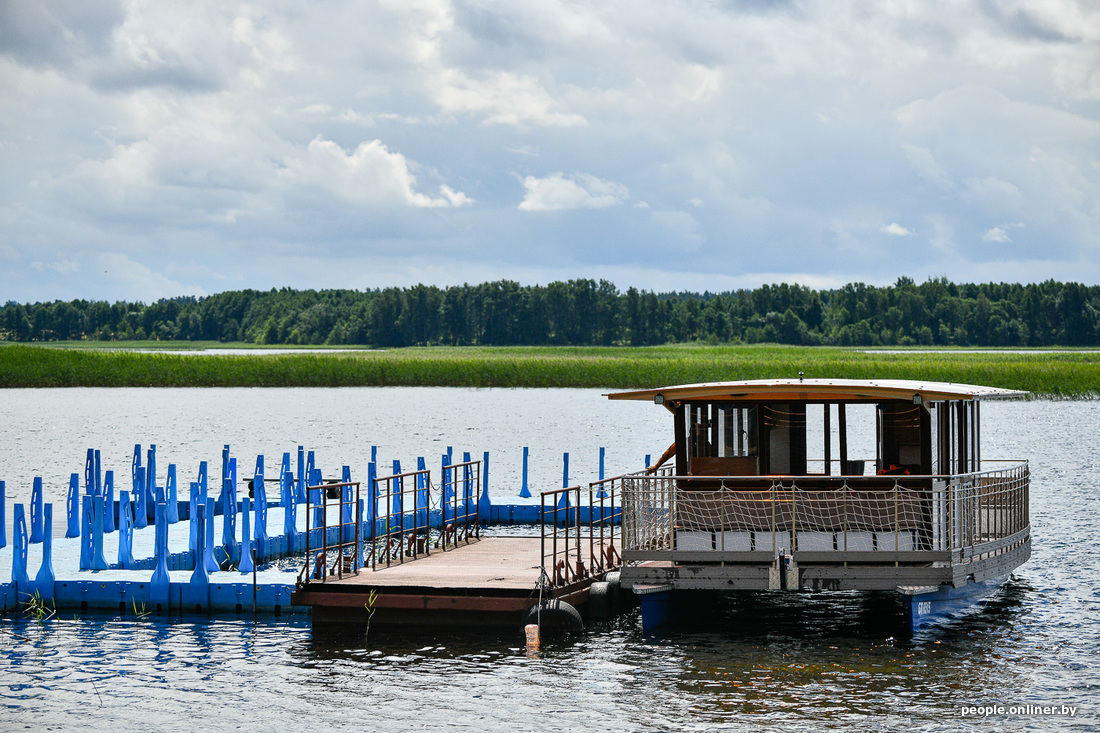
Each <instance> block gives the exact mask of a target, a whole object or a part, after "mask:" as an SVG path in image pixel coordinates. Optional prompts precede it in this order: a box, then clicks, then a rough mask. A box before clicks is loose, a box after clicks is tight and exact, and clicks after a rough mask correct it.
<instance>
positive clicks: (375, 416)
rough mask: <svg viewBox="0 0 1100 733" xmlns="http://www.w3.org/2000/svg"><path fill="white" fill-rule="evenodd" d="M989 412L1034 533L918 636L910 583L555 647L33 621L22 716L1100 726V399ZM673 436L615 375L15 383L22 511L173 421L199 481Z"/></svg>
mask: <svg viewBox="0 0 1100 733" xmlns="http://www.w3.org/2000/svg"><path fill="white" fill-rule="evenodd" d="M982 418H983V426H982V434H983V440H984V445H983V455H984V456H985V457H986V458H990V459H994V458H1025V459H1028V460H1029V461H1030V462H1031V471H1032V491H1031V521H1032V528H1033V555H1032V558H1031V560H1030V561H1029V562H1028V563H1027V564H1026V565H1024V566H1023V567H1021V568H1019V569H1018V570H1017V571H1016V573H1015V574H1014V576H1013V578H1012V580H1011V581H1010V582H1009V583H1008V585H1007V586H1006V587H1005V588H1004V590H1003V591H1002V592H1001V593H1000V594H999V595H997V596H995V597H994V598H993V599H992V600H991V601H990V602H989V603H987V604H986V605H985V606H983V607H982V608H980V609H978V610H976V611H975V612H973V613H971V614H969V615H967V616H965V617H962V618H960V619H957V620H955V621H952V622H950V623H947V624H944V625H942V626H939V627H936V628H934V629H931V630H928V631H925V632H922V633H921V634H919V635H918V636H917V637H915V638H913V639H904V638H901V637H900V635H899V634H898V633H897V624H896V623H895V616H893V615H892V614H894V609H892V608H891V607H890V602H889V600H888V599H883V598H881V597H877V596H865V595H859V594H833V595H818V594H809V593H800V594H789V595H785V594H767V593H761V594H756V595H748V596H739V597H733V598H727V599H722V600H720V601H719V602H718V604H717V605H716V606H715V607H714V608H713V609H712V610H713V612H714V620H713V621H712V622H711V623H708V624H706V625H704V626H700V627H698V628H691V629H685V630H680V631H678V632H676V633H672V634H669V635H666V636H659V637H648V636H643V635H642V634H641V633H640V631H639V628H640V624H639V619H638V616H637V611H634V612H633V613H632V614H627V615H625V616H622V617H620V618H618V619H616V620H614V621H612V622H608V623H606V624H603V625H596V626H593V627H591V628H589V629H588V630H586V632H585V633H584V634H583V635H582V636H580V637H578V638H573V639H567V640H562V641H558V642H554V643H550V644H547V645H544V647H543V649H542V650H541V651H540V652H539V653H538V654H537V655H534V656H529V655H528V654H527V653H526V651H525V650H524V649H523V643H522V634H521V631H520V630H519V629H516V630H515V631H514V633H513V632H511V631H504V632H500V633H491V634H485V633H468V632H467V633H456V632H449V631H429V632H423V633H417V634H410V633H397V632H392V631H388V630H377V629H376V630H374V631H372V632H370V635H369V636H366V635H365V634H364V632H363V631H362V630H361V629H357V630H350V631H332V630H318V631H316V632H315V631H313V630H312V629H311V627H310V624H309V622H308V618H307V617H305V616H304V615H302V614H295V615H292V616H291V617H290V618H289V619H286V618H284V619H280V620H278V622H275V621H259V622H253V621H251V620H245V621H240V620H211V619H207V618H183V619H174V620H172V621H164V620H162V619H158V618H156V617H152V616H147V617H138V616H136V615H133V614H125V615H122V616H88V617H79V618H75V617H73V616H71V615H67V616H65V617H63V618H55V619H51V620H49V621H46V622H44V623H41V624H40V623H36V622H35V621H34V620H31V619H23V618H8V619H4V620H3V622H2V626H0V694H2V696H3V706H4V707H3V713H2V714H0V729H2V730H17V729H35V730H40V729H49V728H56V729H68V728H74V727H77V726H81V727H90V728H91V729H95V730H99V729H104V728H107V727H110V728H113V729H116V730H138V729H142V730H144V729H149V728H154V729H164V730H176V729H179V730H189V731H193V730H195V729H196V728H197V727H198V726H203V727H207V728H213V729H230V728H253V727H255V728H260V727H262V726H279V727H295V726H314V727H318V726H323V727H326V728H343V727H347V728H351V727H355V728H359V729H364V730H382V729H384V730H387V731H398V730H420V729H432V728H438V729H442V728H447V729H459V730H461V729H472V730H479V731H482V730H498V729H500V730H540V731H542V730H587V729H593V728H598V729H602V730H699V731H703V730H716V729H728V730H738V729H744V728H749V729H754V728H764V727H768V728H773V727H774V728H777V729H779V730H816V729H821V728H829V729H833V728H860V729H866V728H871V729H878V730H893V729H898V728H904V729H908V730H916V731H923V730H928V731H949V730H994V729H995V730H1006V729H1007V730H1048V729H1051V728H1065V729H1070V728H1078V729H1082V730H1084V729H1088V728H1091V727H1094V726H1096V725H1097V724H1098V723H1100V718H1098V716H1097V703H1096V699H1097V695H1098V686H1100V670H1098V664H1097V658H1098V657H1100V635H1098V634H1097V618H1098V617H1100V583H1098V580H1100V577H1098V576H1100V557H1098V555H1100V506H1098V504H1100V491H1098V489H1100V486H1098V483H1100V482H1098V481H1097V478H1096V477H1097V475H1098V468H1100V466H1098V465H1097V464H1098V463H1100V447H1098V445H1097V440H1096V427H1095V426H1096V425H1098V424H1100V402H1093V401H1041V400H1037V401H1027V402H1023V401H1020V402H989V403H986V404H985V405H984V406H983V408H982ZM670 433H671V425H670V419H669V417H668V416H667V414H666V413H664V411H663V410H659V409H657V408H655V407H654V406H652V405H645V404H637V403H632V402H609V401H607V400H606V399H605V398H603V397H602V396H601V394H600V392H599V391H596V390H556V389H548V390H496V389H494V390H476V389H450V388H423V389H414V388H390V389H387V388H345V389H191V390H185V389H117V390H103V389H67V390H60V389H59V390H4V391H2V392H0V441H2V445H3V446H4V448H3V451H2V452H0V479H3V480H5V481H6V484H7V489H6V493H7V502H8V517H9V521H10V517H11V509H10V507H11V504H12V503H13V502H15V501H22V502H26V501H28V500H29V497H30V485H31V480H32V478H33V477H34V476H36V475H41V476H43V478H44V482H45V486H46V496H47V500H53V501H54V502H62V501H63V498H64V495H65V490H66V487H67V485H68V476H69V474H70V473H73V472H80V473H82V472H83V464H84V455H85V452H86V449H87V448H99V449H100V450H101V451H102V457H103V465H104V468H105V469H113V470H114V471H115V473H116V476H117V477H118V478H116V484H115V485H116V490H118V488H119V487H122V488H127V489H128V488H129V465H130V457H131V455H132V452H133V447H134V444H135V443H141V444H142V446H143V449H144V448H145V447H147V446H148V444H149V443H155V444H156V445H157V458H158V468H159V473H160V475H161V476H162V477H163V475H164V473H165V471H166V470H167V464H168V463H170V462H172V463H176V464H177V465H178V466H179V476H180V481H181V484H182V485H186V482H187V481H190V480H193V479H194V476H195V474H196V473H197V468H198V462H199V461H200V460H206V461H208V462H209V463H210V465H211V473H213V474H215V475H216V472H217V470H218V468H217V467H218V466H219V462H220V459H221V449H222V446H223V445H224V444H227V443H228V444H229V445H230V446H231V451H232V455H234V456H236V457H237V458H238V460H239V461H240V464H241V465H240V466H239V468H238V471H239V474H240V475H250V474H251V471H252V468H253V465H254V461H255V456H256V454H257V453H264V454H265V455H266V457H267V458H266V460H267V465H268V474H269V475H271V473H272V471H274V470H275V467H276V466H277V465H278V460H279V459H280V458H281V455H282V453H283V452H284V451H291V452H293V451H295V450H296V448H297V446H298V445H304V446H306V448H307V449H312V450H316V451H317V459H318V465H319V466H320V467H321V468H322V469H323V471H324V473H325V475H326V476H330V475H336V474H338V472H339V467H340V466H342V465H345V464H346V465H349V466H351V468H352V472H353V476H355V477H356V478H359V477H365V475H366V464H367V461H369V456H370V449H371V446H372V445H373V446H377V449H378V457H379V460H380V461H381V462H383V463H384V464H388V463H389V462H392V460H393V459H399V460H401V462H402V464H403V465H414V464H415V460H416V458H417V457H418V456H425V457H426V458H427V459H428V463H429V466H432V467H436V468H437V467H438V465H439V460H440V455H441V454H442V453H444V452H445V451H446V448H447V446H453V448H454V450H455V452H456V453H457V454H459V455H460V454H461V452H463V451H470V452H471V453H473V454H474V457H475V458H476V457H480V456H481V454H482V453H483V452H484V451H489V452H490V494H491V496H492V497H493V498H494V500H512V499H513V497H514V496H515V494H516V493H518V490H519V482H520V474H521V467H522V449H523V447H524V446H529V447H530V455H531V459H530V461H531V463H530V487H531V490H532V491H533V492H536V493H537V492H538V491H539V490H542V489H549V488H556V487H558V486H560V485H561V483H562V470H563V460H562V454H563V453H565V452H568V453H569V454H570V467H569V470H570V482H571V483H578V482H586V481H590V480H594V479H595V478H596V475H597V472H598V460H599V456H598V451H599V448H600V447H601V446H602V447H605V448H606V455H607V469H606V470H607V474H608V475H614V474H616V473H620V472H623V471H626V470H634V469H637V468H640V467H641V465H642V464H643V460H644V456H645V455H646V454H651V455H653V456H654V457H655V456H657V455H659V454H660V453H661V452H662V451H663V450H664V449H665V448H666V447H667V445H668V443H669V442H670ZM162 480H163V478H162ZM55 524H59V523H56V522H55ZM9 531H10V528H9ZM978 706H982V707H989V708H992V709H993V713H992V714H991V715H988V716H983V715H982V714H979V713H977V712H972V711H971V708H973V707H978ZM998 707H999V708H1000V709H999V710H998ZM1063 708H1065V712H1063ZM1071 708H1072V709H1073V710H1074V711H1075V713H1074V715H1073V716H1072V717H1071V716H1070V715H1069V712H1068V711H1069V709H1071Z"/></svg>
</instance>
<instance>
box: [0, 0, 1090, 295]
mask: <svg viewBox="0 0 1100 733" xmlns="http://www.w3.org/2000/svg"><path fill="white" fill-rule="evenodd" d="M1096 7H1097V6H1096V4H1095V3H1093V2H1090V1H1089V0H1081V1H1080V2H1073V1H1072V0H1034V1H1032V2H1013V1H1012V0H1004V1H1003V2H978V1H975V2H935V1H933V0H927V1H926V0H912V1H911V2H905V1H902V0H899V1H897V2H889V1H884V2H870V1H868V2H834V1H832V0H830V1H822V2H766V1H764V0H755V1H744V2H732V1H731V2H721V1H720V0H713V1H711V2H706V1H704V0H696V1H679V0H656V1H653V2H646V1H644V0H622V1H619V0H604V1H603V2H599V3H587V2H567V1H565V0H524V2H507V3H505V2H489V1H484V0H456V1H454V2H448V1H447V0H376V1H374V2H369V1H359V2H356V1H353V0H318V1H317V2H308V3H302V2H300V1H299V0H295V1H294V2H290V1H288V0H264V1H263V2H237V1H236V0H195V1H189V2H185V3H184V2H162V1H159V0H157V1H154V0H81V1H80V2H73V1H72V0H0V302H2V301H8V300H15V301H18V302H34V301H46V300H54V299H64V300H68V299H72V298H95V299H107V300H112V301H113V300H142V301H145V302H151V301H153V300H156V299H158V298H161V297H171V296H176V295H205V294H210V293H215V292H220V291H224V290H235V289H240V288H246V287H251V288H261V289H266V288H271V287H282V286H289V287H294V288H335V287H342V288H357V289H363V288H371V287H381V286H387V285H402V286H405V285H412V284H415V283H418V282H424V283H434V284H437V285H450V284H460V283H463V282H470V283H477V282H483V281H486V280H495V279H500V278H508V279H513V280H518V281H520V282H521V283H524V284H533V283H547V282H550V281H553V280H559V279H569V278H576V277H591V278H606V279H608V280H611V281H612V282H614V283H615V284H616V285H618V286H619V287H620V288H622V289H625V288H626V287H628V286H631V285H633V286H637V287H641V288H647V289H653V290H657V291H667V290H681V289H692V290H700V291H701V290H707V289H709V290H711V291H717V290H726V289H732V288H738V287H754V286H757V285H759V284H762V283H775V282H799V283H803V284H807V285H811V286H814V287H832V286H837V285H842V284H844V283H847V282H853V281H857V280H858V281H863V282H868V283H874V284H889V283H892V282H894V281H895V280H896V279H897V278H898V277H899V276H901V275H907V276H909V277H912V278H913V279H915V280H917V281H918V282H920V281H923V280H925V279H927V278H928V277H938V276H941V275H942V276H946V277H948V278H950V279H952V280H954V281H956V282H986V281H1016V282H1033V281H1040V280H1045V279H1048V278H1054V279H1058V280H1076V281H1081V282H1085V283H1090V284H1095V283H1098V282H1100V11H1098V10H1096V9H1095V8H1096Z"/></svg>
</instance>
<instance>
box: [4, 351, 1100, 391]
mask: <svg viewBox="0 0 1100 733" xmlns="http://www.w3.org/2000/svg"><path fill="white" fill-rule="evenodd" d="M204 348H206V349H210V350H211V352H204V351H203V349H204ZM198 354H202V355H203V356H204V357H205V358H202V359H184V358H180V357H181V356H184V355H198ZM799 372H804V373H805V375H806V376H807V377H816V378H825V377H832V378H857V379H868V378H881V379H887V378H898V379H926V380H935V381H948V382H964V383H974V384H985V385H990V386H996V387H1007V388H1012V389H1018V390H1026V391H1028V392H1031V393H1032V395H1033V396H1036V397H1097V396H1100V352H1097V351H1096V350H1095V349H1086V350H1080V351H1077V350H1069V349H1057V350H1051V349H1036V350H1027V349H1017V350H1013V351H1011V352H1007V351H1004V350H988V351H984V350H977V349H959V350H945V349H942V348H937V349H933V350H927V351H925V350H921V349H905V350H900V349H899V350H890V351H884V350H874V351H870V350H866V349H857V348H833V347H800V346H775V345H752V346H709V345H703V344H681V345H671V346H653V347H448V346H439V347H414V348H401V349H389V350H384V351H376V350H368V349H367V348H366V347H359V348H351V349H349V348H334V349H318V348H309V349H303V350H297V349H293V348H262V347H261V348H257V347H255V345H253V344H247V343H242V344H223V343H217V342H210V343H204V344H193V345H192V346H191V348H189V349H178V348H167V349H166V348H162V347H160V346H158V345H157V344H156V342H141V343H131V344H127V345H126V347H123V348H119V345H118V344H104V343H100V342H97V343H95V345H91V344H87V343H81V344H73V343H51V344H34V345H27V344H10V343H9V344H2V345H0V388H19V387H350V386H446V387H584V388H602V389H621V388H632V387H652V386H660V385H665V384H688V383H694V382H708V381H726V380H734V379H763V378H772V377H796V376H798V373H799Z"/></svg>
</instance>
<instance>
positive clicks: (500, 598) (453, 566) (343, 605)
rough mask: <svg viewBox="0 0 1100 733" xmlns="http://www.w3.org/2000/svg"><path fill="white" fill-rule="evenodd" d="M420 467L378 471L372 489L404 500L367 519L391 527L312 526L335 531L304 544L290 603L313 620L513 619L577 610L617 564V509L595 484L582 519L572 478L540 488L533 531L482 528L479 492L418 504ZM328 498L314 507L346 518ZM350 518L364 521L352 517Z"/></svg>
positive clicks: (451, 622) (435, 622) (496, 622)
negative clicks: (436, 505) (356, 532)
mask: <svg viewBox="0 0 1100 733" xmlns="http://www.w3.org/2000/svg"><path fill="white" fill-rule="evenodd" d="M418 473H419V472H410V473H408V474H404V475H400V476H393V477H387V478H384V479H376V488H378V489H379V493H376V497H390V494H391V492H395V493H393V496H392V498H387V500H386V506H387V507H391V506H393V505H394V504H398V505H400V506H401V507H402V508H401V509H400V510H398V512H392V511H390V510H387V511H385V512H377V513H376V515H374V516H378V517H380V519H379V520H376V521H372V522H371V523H370V526H372V527H377V526H378V522H379V521H381V522H382V523H383V524H384V526H385V527H387V528H388V529H387V530H386V531H385V532H375V534H374V536H373V537H372V538H370V539H369V540H367V542H366V543H364V542H362V541H361V540H360V539H359V538H358V537H355V538H353V537H351V533H350V532H348V529H349V527H348V525H347V524H342V522H343V521H344V520H343V519H341V520H337V522H336V524H335V525H326V526H324V527H318V529H321V530H322V531H321V532H320V533H319V534H318V536H320V537H322V538H329V537H341V539H340V540H338V541H335V542H330V543H327V544H326V545H324V546H322V547H310V548H307V549H306V555H307V557H308V558H313V562H312V563H311V564H309V565H307V566H306V567H305V568H303V572H302V573H301V575H300V576H299V579H298V584H297V587H296V589H295V591H294V592H293V594H292V595H291V600H292V602H293V604H294V605H295V606H306V607H309V608H310V609H311V611H312V616H313V620H314V622H320V623H326V622H341V623H362V624H367V623H372V624H374V623H379V624H395V625H404V626H422V625H432V626H509V625H510V626H515V625H518V624H520V623H523V622H524V619H525V617H526V616H528V614H529V613H530V612H531V609H532V608H535V607H536V606H537V607H539V609H540V610H539V611H538V612H539V613H540V614H541V613H543V612H544V611H546V609H548V608H553V609H554V610H561V609H562V608H563V607H565V608H566V611H565V612H566V613H568V614H575V613H576V610H575V609H577V608H578V607H580V608H583V607H584V606H585V605H587V603H588V601H589V596H590V592H591V588H592V585H593V584H594V583H596V582H602V581H603V579H604V577H605V576H606V574H607V572H608V571H610V570H613V569H615V568H617V567H618V558H619V555H618V550H617V546H616V545H617V539H618V535H617V531H616V527H617V523H618V515H617V512H616V511H615V510H614V508H613V507H614V505H613V503H612V502H613V497H611V496H608V495H606V494H603V495H602V496H601V495H600V494H601V493H603V492H601V491H599V490H598V489H599V488H600V486H599V485H593V486H592V487H589V488H588V490H587V492H586V493H587V494H588V506H587V507H586V510H587V511H585V512H583V515H586V517H587V521H582V512H581V511H579V507H580V506H581V491H582V490H581V489H580V487H572V488H568V489H560V490H557V491H550V492H543V493H542V506H541V508H540V518H541V521H540V524H539V527H540V534H539V535H537V536H530V537H516V536H506V537H502V536H497V537H482V536H481V534H480V531H479V530H480V528H479V527H478V525H477V524H476V518H477V516H478V515H477V506H476V497H471V498H472V499H473V501H472V502H470V503H468V504H466V507H465V513H464V511H463V506H462V504H461V503H458V504H455V505H454V506H453V508H452V509H451V510H450V511H449V512H448V510H447V504H446V502H444V503H443V504H442V505H440V506H442V507H443V511H441V512H438V513H437V512H432V511H425V510H421V509H418V508H417V504H416V501H415V492H417V491H421V490H423V489H424V488H426V487H428V486H430V482H428V481H424V480H422V478H423V477H421V476H418V475H417V474H418ZM403 479H405V480H407V484H406V481H405V480H403ZM447 482H448V480H447V479H445V480H444V487H443V488H444V491H442V492H441V495H442V496H447V495H448V492H447V491H446V487H447ZM403 485H407V487H408V488H404V489H403V488H401V487H402V486H403ZM414 487H415V488H414ZM454 488H456V489H461V486H460V482H458V483H456V485H455V487H454ZM458 493H459V492H458V491H456V492H455V495H458ZM399 494H400V495H401V500H400V501H393V499H396V498H397V496H398V495H399ZM333 501H334V505H333V506H331V507H330V508H325V509H324V510H323V511H321V512H315V514H319V515H320V516H332V517H345V518H348V519H350V518H351V517H349V516H348V514H347V513H346V512H343V511H342V508H341V506H339V503H340V500H338V499H337V500H333ZM377 505H378V502H376V506H377ZM430 505H431V504H430V503H429V506H430ZM307 513H308V511H307ZM356 526H362V525H361V524H359V523H357V522H355V521H354V520H353V521H352V524H351V528H354V527H356ZM364 544H366V545H367V546H369V547H370V548H371V550H370V551H369V557H368V558H367V561H366V562H363V560H362V558H361V557H360V556H359V554H358V553H359V552H360V550H361V548H362V547H363V546H364ZM565 604H567V606H565ZM559 620H563V619H559ZM578 620H579V617H578Z"/></svg>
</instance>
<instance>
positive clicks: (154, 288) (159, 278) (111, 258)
mask: <svg viewBox="0 0 1100 733" xmlns="http://www.w3.org/2000/svg"><path fill="white" fill-rule="evenodd" d="M95 266H96V270H97V271H96V274H95V277H96V279H99V278H103V279H105V280H108V281H110V282H112V283H114V285H115V286H116V287H117V288H120V289H121V290H122V291H123V292H126V293H129V295H128V296H127V298H126V299H127V300H140V301H143V302H146V303H151V302H154V301H156V300H159V299H161V298H168V297H172V296H174V295H179V294H180V293H192V294H194V295H196V296H201V295H206V292H205V290H203V288H202V287H200V286H197V285H195V284H184V283H181V282H178V281H175V280H172V279H170V278H169V277H167V276H166V275H164V274H163V273H160V272H156V271H155V270H153V269H152V268H150V267H148V266H147V265H145V264H143V263H141V262H135V261H134V260H132V259H130V257H129V256H127V255H125V254H122V253H120V252H103V253H101V254H100V255H99V256H98V257H97V258H96V263H95ZM99 271H102V273H103V274H102V275H100V274H99Z"/></svg>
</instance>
